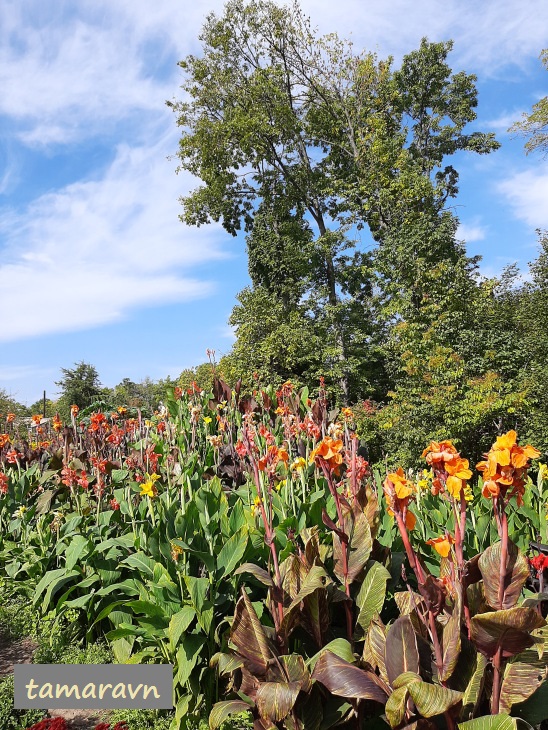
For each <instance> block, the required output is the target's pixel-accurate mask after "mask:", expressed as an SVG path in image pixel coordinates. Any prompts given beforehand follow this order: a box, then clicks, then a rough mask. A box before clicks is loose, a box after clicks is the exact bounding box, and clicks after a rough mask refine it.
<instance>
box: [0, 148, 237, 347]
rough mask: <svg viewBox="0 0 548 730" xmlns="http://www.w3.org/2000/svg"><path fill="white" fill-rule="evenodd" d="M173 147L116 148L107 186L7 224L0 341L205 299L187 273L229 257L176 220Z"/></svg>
mask: <svg viewBox="0 0 548 730" xmlns="http://www.w3.org/2000/svg"><path fill="white" fill-rule="evenodd" d="M172 145H173V137H172V136H170V137H167V138H164V139H161V140H160V141H159V142H158V143H156V144H155V145H152V146H150V147H141V148H130V147H128V146H125V145H120V146H119V148H118V150H117V153H116V157H115V159H114V161H113V163H112V164H111V165H110V166H109V168H108V169H107V171H106V172H105V174H104V177H102V178H101V179H98V180H87V181H82V182H76V183H73V184H71V185H69V186H67V187H66V188H64V189H62V190H60V191H58V192H54V193H50V194H47V195H44V196H42V197H41V198H39V199H38V200H36V201H35V202H33V203H32V204H31V205H30V206H29V208H28V209H27V210H25V211H24V212H23V213H13V212H12V213H11V215H4V217H3V218H2V220H0V234H3V235H4V237H5V238H6V240H7V241H8V246H7V249H6V250H5V251H4V257H3V262H2V263H1V264H0V311H4V312H9V314H10V316H9V317H6V318H5V319H4V322H3V326H2V329H1V331H0V341H10V340H14V339H18V338H21V337H30V336H36V335H43V334H47V333H51V332H61V331H70V330H73V329H81V328H86V327H91V326H96V325H100V324H104V323H108V322H113V321H116V320H119V319H120V318H123V317H124V316H125V314H126V313H127V312H128V311H129V309H132V308H139V307H150V306H156V305H160V304H167V303H168V302H173V301H185V300H189V299H196V298H199V297H203V296H206V295H208V294H209V293H211V292H212V290H213V288H214V284H213V282H211V281H204V280H201V279H198V278H194V277H192V276H191V275H190V272H191V270H192V268H193V267H195V266H196V265H198V264H201V263H203V262H207V261H212V260H215V259H217V260H218V259H220V258H223V257H225V256H226V254H225V253H224V252H223V250H222V249H221V248H220V246H219V244H218V242H217V240H218V227H216V226H210V227H208V228H207V229H200V230H196V229H189V228H185V227H184V226H183V225H182V224H181V223H180V222H179V220H178V217H177V216H178V213H179V212H180V211H179V207H178V204H177V193H178V192H179V183H180V182H182V183H183V187H189V181H188V180H187V181H186V185H185V180H179V179H178V178H177V177H176V176H175V174H174V173H173V163H171V162H168V161H167V160H166V159H165V153H166V151H171V149H172Z"/></svg>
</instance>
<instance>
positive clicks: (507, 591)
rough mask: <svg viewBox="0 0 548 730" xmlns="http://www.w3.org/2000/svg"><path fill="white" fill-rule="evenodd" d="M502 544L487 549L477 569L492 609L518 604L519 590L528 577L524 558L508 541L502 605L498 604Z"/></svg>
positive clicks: (527, 568)
mask: <svg viewBox="0 0 548 730" xmlns="http://www.w3.org/2000/svg"><path fill="white" fill-rule="evenodd" d="M501 552H502V543H501V542H500V541H499V542H497V543H495V544H494V545H491V546H490V547H488V548H487V549H486V550H485V551H484V552H483V553H482V555H481V556H480V559H479V569H480V571H481V574H482V576H483V587H484V590H485V598H486V599H487V603H488V604H489V605H490V606H491V608H494V609H499V610H500V609H508V608H512V607H513V606H515V605H516V603H517V602H518V599H519V596H520V593H521V589H522V588H523V586H524V585H525V581H526V580H527V578H528V577H529V566H528V565H527V560H526V559H525V556H524V555H523V553H522V552H521V550H519V548H518V547H517V545H515V544H514V543H513V542H512V541H511V540H508V556H507V559H506V573H505V579H504V585H505V587H504V594H503V599H502V605H501V604H500V602H499V585H500V563H501Z"/></svg>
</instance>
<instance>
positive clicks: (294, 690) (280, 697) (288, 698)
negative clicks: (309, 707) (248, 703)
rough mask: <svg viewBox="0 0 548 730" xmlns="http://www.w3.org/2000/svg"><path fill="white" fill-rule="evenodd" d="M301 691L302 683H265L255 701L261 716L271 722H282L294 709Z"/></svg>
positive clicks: (260, 687)
mask: <svg viewBox="0 0 548 730" xmlns="http://www.w3.org/2000/svg"><path fill="white" fill-rule="evenodd" d="M300 690H301V683H300V682H263V683H262V684H261V685H260V686H259V689H258V691H257V698H256V700H255V702H256V705H257V709H258V710H259V714H260V715H261V717H262V718H264V719H266V720H270V721H271V722H280V721H281V720H283V719H284V717H287V715H289V713H290V712H291V710H292V709H293V706H294V704H295V702H296V701H297V697H298V695H299V692H300Z"/></svg>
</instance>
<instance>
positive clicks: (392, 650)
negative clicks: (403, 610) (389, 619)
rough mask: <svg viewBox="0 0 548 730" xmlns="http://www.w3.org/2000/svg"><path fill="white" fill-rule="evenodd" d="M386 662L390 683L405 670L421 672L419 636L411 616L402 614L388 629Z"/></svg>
mask: <svg viewBox="0 0 548 730" xmlns="http://www.w3.org/2000/svg"><path fill="white" fill-rule="evenodd" d="M385 663H386V674H387V676H388V681H389V682H390V684H392V683H393V681H394V680H395V679H396V677H399V675H400V674H403V673H404V672H416V673H417V674H418V673H419V651H418V648H417V637H416V635H415V632H414V630H413V626H412V624H411V619H410V618H409V616H400V617H399V618H398V619H396V620H395V621H394V623H393V624H392V626H391V627H390V629H389V630H388V633H387V635H386V652H385Z"/></svg>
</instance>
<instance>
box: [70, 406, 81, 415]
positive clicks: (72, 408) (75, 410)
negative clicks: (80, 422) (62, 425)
mask: <svg viewBox="0 0 548 730" xmlns="http://www.w3.org/2000/svg"><path fill="white" fill-rule="evenodd" d="M70 412H71V413H72V415H73V416H77V415H78V413H79V412H80V409H79V408H78V406H76V405H74V406H71V407H70Z"/></svg>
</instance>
